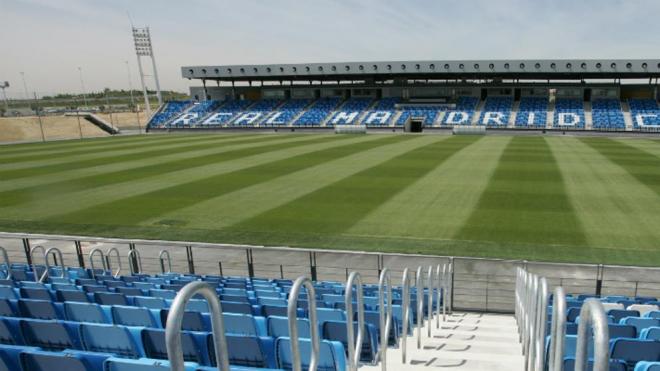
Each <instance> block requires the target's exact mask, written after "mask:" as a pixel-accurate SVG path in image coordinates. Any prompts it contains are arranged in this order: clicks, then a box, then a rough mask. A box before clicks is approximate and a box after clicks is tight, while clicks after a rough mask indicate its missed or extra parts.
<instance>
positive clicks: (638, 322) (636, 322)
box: [621, 317, 660, 334]
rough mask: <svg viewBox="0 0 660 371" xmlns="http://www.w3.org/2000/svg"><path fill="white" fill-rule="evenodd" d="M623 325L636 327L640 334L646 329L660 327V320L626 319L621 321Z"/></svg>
mask: <svg viewBox="0 0 660 371" xmlns="http://www.w3.org/2000/svg"><path fill="white" fill-rule="evenodd" d="M621 324H624V325H631V326H635V327H636V328H637V333H638V334H639V333H640V332H642V330H644V329H645V328H648V327H657V326H660V319H658V318H641V317H626V318H624V319H622V320H621Z"/></svg>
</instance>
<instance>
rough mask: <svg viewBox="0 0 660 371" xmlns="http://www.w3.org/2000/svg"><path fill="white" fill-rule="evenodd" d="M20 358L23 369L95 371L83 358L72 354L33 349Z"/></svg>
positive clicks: (35, 370) (39, 370)
mask: <svg viewBox="0 0 660 371" xmlns="http://www.w3.org/2000/svg"><path fill="white" fill-rule="evenodd" d="M20 359H21V367H22V368H23V370H30V371H52V370H61V371H93V368H92V367H91V366H90V365H87V364H85V362H84V361H83V360H82V359H81V358H79V357H75V356H72V355H70V354H58V353H52V352H39V351H33V352H23V353H21V356H20Z"/></svg>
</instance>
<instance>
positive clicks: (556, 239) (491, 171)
mask: <svg viewBox="0 0 660 371" xmlns="http://www.w3.org/2000/svg"><path fill="white" fill-rule="evenodd" d="M0 230H2V231H16V232H43V233H61V234H83V235H100V236H105V237H128V238H130V237H139V238H157V239H177V240H194V241H210V242H226V243H249V244H265V245H289V246H302V247H317V248H335V249H349V250H370V251H384V252H408V253H425V254H443V255H444V254H452V255H458V256H480V257H501V258H514V259H529V260H547V261H563V262H569V261H570V262H590V263H615V264H636V265H645V266H649V265H650V266H658V265H660V141H657V140H653V139H642V138H638V139H619V138H576V137H540V136H538V137H508V136H486V137H471V136H455V137H449V136H435V135H424V136H414V135H367V136H338V135H292V134H288V135H256V134H252V135H242V134H230V135H185V136H182V135H167V136H141V137H121V138H104V139H92V140H83V141H68V142H57V143H55V142H53V143H46V144H24V145H12V146H3V147H0Z"/></svg>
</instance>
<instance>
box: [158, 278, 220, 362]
mask: <svg viewBox="0 0 660 371" xmlns="http://www.w3.org/2000/svg"><path fill="white" fill-rule="evenodd" d="M196 294H200V295H202V296H203V297H204V299H206V301H207V302H208V305H209V309H210V311H211V331H212V332H213V340H214V348H215V359H216V360H217V363H218V370H220V371H229V354H228V353H227V339H226V338H225V323H224V319H223V317H222V304H221V303H220V299H218V294H217V293H216V292H215V289H214V288H213V287H212V286H211V285H209V284H208V283H205V282H201V281H196V282H191V283H189V284H187V285H185V286H184V287H183V288H182V289H181V290H180V291H179V293H178V294H177V295H176V297H175V298H174V301H173V302H172V306H171V307H170V311H169V313H168V315H167V325H166V326H165V346H166V347H167V358H168V360H169V361H170V369H171V370H172V371H184V370H185V366H184V360H183V345H182V343H181V326H182V325H183V315H184V313H185V311H186V305H187V304H188V301H189V300H190V299H191V298H192V297H193V296H194V295H196Z"/></svg>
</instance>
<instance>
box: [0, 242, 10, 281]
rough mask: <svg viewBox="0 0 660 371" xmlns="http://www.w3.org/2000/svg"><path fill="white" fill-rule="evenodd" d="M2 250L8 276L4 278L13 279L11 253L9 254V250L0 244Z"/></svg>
mask: <svg viewBox="0 0 660 371" xmlns="http://www.w3.org/2000/svg"><path fill="white" fill-rule="evenodd" d="M0 251H1V252H2V260H3V261H4V263H3V264H4V265H6V266H7V276H6V277H5V278H4V279H6V280H8V279H11V262H10V261H9V255H7V250H5V248H4V247H2V246H0Z"/></svg>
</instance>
